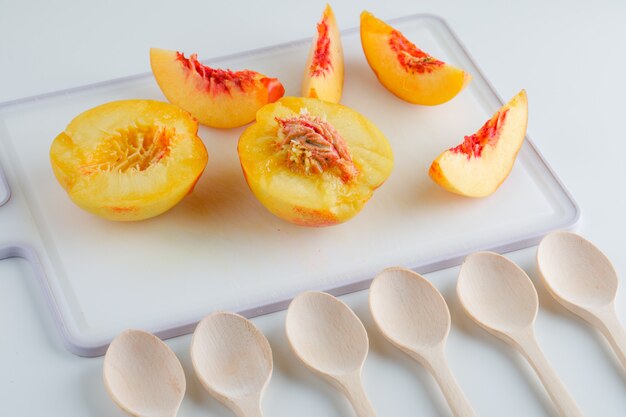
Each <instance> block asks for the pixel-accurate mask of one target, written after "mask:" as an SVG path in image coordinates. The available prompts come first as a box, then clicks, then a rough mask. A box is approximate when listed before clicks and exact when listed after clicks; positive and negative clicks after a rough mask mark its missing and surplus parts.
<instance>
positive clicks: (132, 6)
mask: <svg viewBox="0 0 626 417" xmlns="http://www.w3.org/2000/svg"><path fill="white" fill-rule="evenodd" d="M323 4H324V3H323V2H314V1H310V2H302V3H301V2H295V1H290V2H287V1H284V2H280V1H265V2H249V3H246V2H236V1H230V2H209V1H203V2H202V1H195V2H191V1H189V2H176V3H175V2H163V3H159V4H156V2H149V1H137V2H130V1H126V2H122V1H107V2H100V3H91V2H78V1H75V2H70V1H61V2H43V1H42V2H32V1H30V2H29V1H24V2H9V1H7V0H0V102H1V101H8V100H13V99H18V98H22V97H27V96H30V95H36V94H41V93H45V92H51V91H55V90H60V89H65V88H69V87H74V86H80V85H84V84H87V83H92V82H98V81H105V80H109V79H112V78H116V77H121V76H126V75H131V74H135V73H140V72H146V71H149V65H148V48H149V47H151V46H159V47H164V48H171V49H179V50H184V51H197V52H198V53H199V55H200V56H201V57H204V58H208V57H212V56H221V55H225V54H229V53H233V52H240V51H245V50H250V49H255V48H258V47H262V46H268V45H272V44H275V43H282V42H285V41H288V40H292V39H300V38H304V37H309V36H311V34H312V28H313V23H314V22H315V21H316V20H317V19H318V18H319V15H320V14H321V11H322V9H323ZM332 5H333V8H334V10H335V14H336V16H337V20H338V23H339V25H340V27H342V28H348V27H353V26H356V25H358V16H359V13H360V11H361V10H362V9H364V8H365V9H368V10H370V11H372V12H373V13H375V14H376V15H378V16H379V17H381V18H383V19H391V18H394V17H399V16H404V15H409V14H414V13H421V12H428V13H434V14H438V15H440V16H442V17H444V18H445V19H446V20H447V21H448V22H449V24H450V25H451V26H452V28H453V30H454V31H455V32H456V33H457V34H458V35H459V37H460V39H461V40H462V41H463V43H464V44H465V45H466V47H467V48H468V50H469V52H470V54H472V55H473V57H474V58H475V60H476V62H477V63H478V64H479V66H481V68H482V69H483V70H484V73H485V75H486V76H487V78H488V79H489V80H490V81H491V82H492V84H493V85H494V87H495V88H496V90H497V91H498V92H499V93H500V95H501V96H502V97H509V96H512V95H513V94H514V93H515V92H517V91H518V90H519V88H520V87H524V88H526V89H527V91H528V94H529V101H530V105H529V106H530V120H529V134H530V136H531V137H533V139H534V141H535V143H536V144H537V146H538V148H539V149H540V150H541V152H542V153H543V154H544V156H545V157H546V159H547V160H548V162H549V163H550V164H551V165H552V167H553V168H554V170H555V171H556V172H557V174H558V175H559V176H560V177H561V179H562V180H563V182H564V183H565V185H566V186H567V187H568V188H569V190H570V191H571V192H572V194H573V196H574V198H575V199H576V200H577V201H578V203H579V204H580V206H581V208H582V213H583V217H582V220H581V223H580V227H579V228H578V231H579V232H580V233H581V234H583V235H584V236H585V237H587V238H588V239H590V240H592V241H593V242H594V243H595V244H596V245H598V246H599V247H600V248H602V249H603V250H604V251H605V252H606V254H607V255H608V256H609V257H610V258H611V259H612V261H613V262H614V265H615V268H616V269H617V271H618V272H619V273H620V274H621V275H622V276H624V275H626V258H625V257H624V256H623V252H624V247H626V245H625V243H626V238H625V237H624V231H626V219H625V217H624V212H625V211H626V190H625V186H624V183H625V182H626V167H625V165H624V162H623V159H624V156H625V155H626V135H625V134H624V132H623V131H621V130H620V127H621V126H622V122H623V120H624V119H626V105H624V100H623V97H624V96H626V83H624V81H623V77H624V75H623V74H624V68H626V48H625V47H624V40H626V24H625V22H626V3H625V2H622V1H613V2H609V1H605V2H593V3H592V2H588V3H587V2H578V1H554V2H542V1H526V2H514V3H513V2H512V3H505V2H496V1H493V2H490V1H474V2H462V1H458V2H446V1H439V2H435V1H420V2H415V1H410V2H409V1H404V2H402V1H392V0H386V1H380V2H374V1H367V2H360V3H359V4H357V3H356V2H353V1H344V2H339V1H337V2H333V4H332ZM33 122H34V123H36V121H33ZM0 233H1V231H0ZM534 255H535V249H534V248H533V249H528V250H525V251H520V252H518V253H515V254H511V255H510V257H511V258H512V259H513V260H515V261H516V262H518V263H519V264H520V265H521V266H522V267H523V268H525V269H526V270H527V271H528V272H529V273H530V275H531V278H533V279H534V280H535V282H537V279H536V278H537V274H536V269H535V266H534ZM457 273H458V269H456V268H454V269H450V270H445V271H441V272H438V273H434V274H429V275H428V278H429V279H431V280H432V281H433V282H434V283H435V284H436V285H437V286H438V287H439V288H440V289H441V290H442V291H443V293H444V295H445V297H446V299H447V301H448V303H449V304H450V307H451V310H452V321H453V328H452V331H451V335H450V341H449V346H448V356H449V358H450V361H451V366H452V368H453V371H454V372H455V374H456V375H457V377H458V379H459V382H460V384H461V386H462V387H463V389H464V390H465V392H466V394H467V396H468V397H469V400H470V402H471V403H472V404H473V405H474V408H475V409H476V412H477V415H478V416H485V417H486V416H494V417H501V416H520V417H521V416H524V417H528V416H554V415H556V414H555V412H554V409H553V408H552V406H551V405H550V403H549V400H548V399H547V397H546V395H545V393H544V391H543V389H542V387H541V385H540V384H539V382H538V380H537V379H536V377H535V376H534V374H533V373H532V371H531V370H530V368H529V367H528V366H527V365H526V364H525V363H524V361H523V360H522V359H521V357H519V356H518V355H517V354H515V353H513V352H511V351H510V350H509V349H508V348H507V347H506V346H505V345H503V344H502V343H501V342H499V341H497V340H495V339H493V338H492V337H490V336H489V335H487V334H486V333H485V332H484V331H482V330H480V329H479V328H478V327H477V326H476V325H474V324H473V323H472V322H470V321H469V320H468V319H467V318H466V317H465V316H464V314H463V313H462V312H461V311H460V310H459V308H458V302H457V300H456V298H455V296H454V294H453V288H454V282H455V279H456V274H457ZM537 283H538V282H537ZM538 284H539V283H538ZM538 290H539V295H540V313H539V317H538V323H537V325H538V338H539V343H540V344H541V346H542V347H543V348H544V350H545V352H546V355H547V356H548V358H549V359H550V360H551V361H552V363H553V365H554V367H555V368H556V370H557V371H558V373H559V374H560V375H561V376H562V378H563V380H564V382H565V384H566V385H567V387H568V388H569V390H570V391H571V393H572V395H573V396H574V397H575V398H576V400H577V401H578V403H579V404H580V406H581V408H582V409H583V411H584V413H585V415H586V416H598V417H612V416H615V417H623V416H624V415H626V372H625V371H624V370H623V369H620V368H619V364H618V363H617V361H616V360H615V358H614V356H613V354H612V353H611V351H610V350H609V348H608V347H607V345H606V343H605V342H604V340H603V339H602V338H601V337H600V336H599V335H597V334H596V332H594V331H592V330H590V329H589V328H588V327H586V326H585V325H583V324H582V323H581V322H580V321H578V320H577V319H575V318H574V317H573V316H572V315H570V314H569V313H567V312H566V311H565V310H564V309H563V308H561V307H560V306H559V305H558V304H556V303H555V302H554V301H552V300H551V299H550V298H549V296H548V295H547V293H546V292H545V290H544V289H543V288H542V287H541V285H540V284H539V285H538ZM344 300H346V301H347V302H348V303H349V304H350V305H351V306H352V307H353V308H354V309H355V311H356V312H357V314H358V315H359V316H360V317H361V318H362V319H363V321H364V323H365V325H366V327H367V329H368V331H369V334H370V338H371V353H370V357H369V358H368V360H367V362H366V365H365V369H364V381H365V388H366V391H367V392H368V394H369V395H370V397H371V398H372V402H373V404H374V407H375V408H376V409H377V410H378V414H379V416H394V417H396V416H398V417H401V416H415V415H420V416H448V415H450V412H449V410H448V409H447V408H446V406H445V403H444V402H443V399H442V397H441V395H440V393H439V392H438V390H437V388H436V386H435V385H434V382H433V381H432V379H431V378H430V377H429V376H428V374H427V373H426V372H425V371H424V370H423V369H422V368H420V367H419V366H418V365H416V364H414V363H412V362H411V361H410V360H408V359H407V358H405V357H404V356H402V355H401V354H400V353H398V352H396V351H395V350H394V349H393V348H392V347H390V346H389V345H388V344H387V343H386V342H385V341H384V340H382V339H381V337H380V336H379V334H378V332H377V331H376V330H375V329H374V328H373V327H372V325H371V318H370V316H369V313H368V311H367V293H365V292H361V293H357V294H353V295H351V296H348V297H344ZM43 301H44V300H43V298H42V296H41V294H40V291H39V289H38V288H37V285H36V282H35V280H34V275H33V273H32V271H31V270H30V269H29V266H28V264H26V263H25V262H24V261H21V260H17V259H11V260H4V261H1V262H0V330H1V331H2V335H1V336H0V401H1V402H2V408H3V412H2V414H3V415H4V414H5V413H6V415H31V416H37V415H49V416H55V415H63V416H74V415H75V416H88V415H94V416H118V415H120V416H121V415H123V414H122V413H121V411H119V410H118V409H117V408H116V407H115V406H114V405H113V404H112V403H111V402H110V400H109V399H108V397H107V395H106V392H105V390H104V387H103V385H102V382H101V380H102V378H101V367H102V358H97V359H84V358H78V357H76V356H74V355H72V354H70V353H69V352H67V351H65V350H64V348H63V347H62V345H61V341H60V337H59V335H58V334H57V333H56V330H55V329H54V328H53V324H52V321H51V319H50V318H49V317H48V312H47V310H46V307H45V305H44V302H43ZM112 308H114V306H112ZM617 309H618V315H619V316H620V318H621V320H622V322H626V290H625V289H624V288H621V289H620V292H619V295H618V302H617ZM254 322H255V324H257V325H258V326H259V327H260V328H261V329H262V330H263V331H264V332H265V334H266V335H267V336H268V338H269V341H270V344H271V345H272V348H273V350H274V359H275V368H276V369H275V375H274V378H273V380H272V382H271V383H270V386H269V388H268V391H267V395H266V399H265V401H264V410H265V415H266V416H278V417H281V416H290V417H291V416H296V415H297V416H322V415H323V416H351V415H352V414H351V413H352V412H351V410H350V408H349V406H348V405H347V403H346V401H345V400H344V399H343V398H342V397H341V396H340V395H339V394H337V393H336V392H335V391H333V390H332V389H331V388H329V387H328V386H327V385H325V384H324V383H323V382H320V381H319V380H318V379H317V378H316V377H314V376H312V375H310V374H309V373H308V372H307V371H306V370H305V369H304V368H303V366H301V365H300V364H299V363H298V362H297V361H296V359H295V358H294V356H293V355H292V353H291V352H290V351H289V349H288V346H287V343H286V340H285V336H284V332H283V323H284V313H277V314H273V315H270V316H266V317H262V318H258V319H255V320H254ZM189 342H190V337H189V336H186V337H180V338H177V339H175V340H172V341H169V342H168V344H169V345H170V346H171V347H172V348H173V349H174V351H175V352H176V353H177V354H178V356H179V357H180V359H181V361H182V363H183V367H184V368H185V372H186V375H187V380H188V392H187V396H186V398H185V400H184V402H183V406H182V408H181V411H180V413H179V415H180V416H190V415H198V416H201V415H216V416H230V415H231V414H230V413H229V412H228V411H226V410H225V409H223V408H222V407H221V406H220V405H219V404H217V403H216V402H215V401H214V400H212V399H211V398H209V397H208V395H206V394H205V393H204V392H203V391H202V389H201V387H200V386H199V384H198V383H197V381H196V379H195V376H194V375H193V370H192V368H191V364H190V360H189V354H188V347H189Z"/></svg>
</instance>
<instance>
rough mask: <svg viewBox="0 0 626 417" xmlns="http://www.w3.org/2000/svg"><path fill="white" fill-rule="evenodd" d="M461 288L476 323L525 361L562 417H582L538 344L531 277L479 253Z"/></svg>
mask: <svg viewBox="0 0 626 417" xmlns="http://www.w3.org/2000/svg"><path fill="white" fill-rule="evenodd" d="M456 289H457V294H458V297H459V299H460V300H461V305H462V306H463V308H464V309H465V311H466V312H467V313H468V315H469V316H470V317H471V318H472V319H474V320H475V321H476V322H477V323H478V324H479V325H481V326H482V327H484V328H485V329H486V330H487V331H488V332H490V333H492V334H493V335H495V336H496V337H498V338H500V339H502V340H504V341H505V342H506V343H508V344H509V345H511V346H513V347H515V348H516V349H517V350H519V351H520V352H521V353H522V354H523V355H524V356H525V357H526V359H527V360H528V361H529V362H530V364H531V365H532V367H533V368H534V369H535V371H536V372H537V374H538V376H539V379H541V382H542V383H543V385H544V387H545V388H546V390H547V391H548V394H549V395H550V398H551V399H552V401H553V402H554V404H555V405H556V408H557V410H558V412H559V413H560V414H561V415H562V416H563V417H581V416H582V413H581V411H580V409H579V408H578V405H577V404H576V402H575V401H574V399H573V398H572V397H571V396H570V394H569V393H568V392H567V389H566V388H565V386H564V385H563V383H562V382H561V380H560V379H559V378H558V376H557V375H556V373H555V372H554V370H553V369H552V367H551V366H550V363H549V362H548V360H547V359H546V357H545V356H544V355H543V353H542V352H541V349H540V348H539V345H538V344H537V339H536V337H535V331H534V324H535V318H536V316H537V311H538V309H539V301H538V297H537V291H536V290H535V287H534V286H533V283H532V282H531V280H530V278H528V275H526V273H525V272H524V271H523V270H522V269H521V268H520V267H518V266H517V265H515V264H514V263H513V262H511V261H509V260H508V259H507V258H505V257H504V256H500V255H498V254H496V253H491V252H479V253H475V254H473V255H470V256H468V257H467V258H465V261H464V262H463V265H462V266H461V272H460V273H459V281H458V283H457V287H456Z"/></svg>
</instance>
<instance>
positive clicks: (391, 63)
mask: <svg viewBox="0 0 626 417" xmlns="http://www.w3.org/2000/svg"><path fill="white" fill-rule="evenodd" d="M361 45H362V47H363V52H365V57H366V58H367V62H368V63H369V65H370V67H371V68H372V70H373V71H374V73H375V74H376V76H377V77H378V80H379V81H380V82H381V83H382V84H383V85H384V86H385V87H386V88H387V89H388V90H389V91H391V92H392V93H393V94H395V95H396V96H398V97H400V98H401V99H403V100H406V101H408V102H410V103H414V104H423V105H428V106H434V105H437V104H442V103H445V102H446V101H449V100H451V99H452V98H453V97H454V96H456V95H457V94H458V93H459V92H460V91H461V90H462V89H463V87H464V86H465V85H466V84H467V83H468V82H469V81H470V79H471V76H470V75H469V73H467V72H465V71H463V70H461V69H459V68H456V67H453V66H452V65H448V64H446V63H445V62H443V61H440V60H438V59H436V58H434V57H432V56H430V55H429V54H427V53H426V52H424V51H422V50H421V49H419V48H418V47H416V46H415V45H414V44H413V43H411V42H410V41H409V40H408V39H407V38H405V37H404V35H403V34H402V33H401V32H399V31H398V30H396V29H394V28H393V27H391V26H389V25H388V24H387V23H385V22H383V21H382V20H380V19H378V18H376V17H375V16H374V15H373V14H371V13H369V12H367V11H364V12H363V13H361Z"/></svg>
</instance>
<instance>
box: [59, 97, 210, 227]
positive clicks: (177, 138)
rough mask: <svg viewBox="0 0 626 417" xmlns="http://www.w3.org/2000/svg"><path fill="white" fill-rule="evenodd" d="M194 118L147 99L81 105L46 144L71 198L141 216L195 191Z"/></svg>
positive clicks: (202, 161) (198, 144)
mask: <svg viewBox="0 0 626 417" xmlns="http://www.w3.org/2000/svg"><path fill="white" fill-rule="evenodd" d="M197 131H198V122H197V121H196V120H195V119H194V118H193V117H191V115H189V113H187V112H185V111H184V110H182V109H180V108H178V107H176V106H174V105H172V104H168V103H161V102H158V101H152V100H123V101H115V102H111V103H106V104H103V105H100V106H98V107H95V108H93V109H90V110H87V111H85V112H83V113H81V114H80V115H78V116H77V117H76V118H74V120H72V121H71V122H70V123H69V125H68V126H67V128H66V129H65V131H63V132H62V133H61V134H59V135H58V136H57V137H56V138H55V139H54V141H53V142H52V146H51V147H50V162H51V164H52V170H53V172H54V174H55V176H56V178H57V179H58V181H59V183H60V184H61V186H62V187H63V188H64V189H65V190H66V191H67V193H68V195H69V197H70V198H71V199H72V201H73V202H74V203H76V205H78V206H79V207H81V208H83V209H84V210H86V211H88V212H90V213H93V214H96V215H98V216H101V217H104V218H106V219H109V220H116V221H135V220H144V219H148V218H150V217H154V216H157V215H159V214H161V213H163V212H165V211H167V210H169V209H170V208H172V207H173V206H174V205H176V204H177V203H178V202H179V201H180V200H182V199H183V197H185V195H187V194H188V193H190V192H191V191H192V190H193V187H194V186H195V184H196V182H197V181H198V179H199V178H200V175H201V174H202V172H203V170H204V168H205V166H206V163H207V161H208V154H207V151H206V148H205V146H204V144H203V143H202V140H201V139H200V138H199V137H198V136H197Z"/></svg>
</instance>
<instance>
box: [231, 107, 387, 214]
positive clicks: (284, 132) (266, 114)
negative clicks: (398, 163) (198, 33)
mask: <svg viewBox="0 0 626 417" xmlns="http://www.w3.org/2000/svg"><path fill="white" fill-rule="evenodd" d="M237 149H238V153H239V159H240V162H241V167H242V169H243V173H244V175H245V178H246V180H247V182H248V185H249V186H250V189H251V190H252V192H253V193H254V195H255V196H256V197H257V198H258V199H259V201H260V202H261V203H262V204H263V205H264V206H265V207H266V208H267V209H268V210H269V211H270V212H272V213H273V214H275V215H276V216H278V217H280V218H282V219H284V220H287V221H289V222H292V223H296V224H299V225H304V226H330V225H334V224H338V223H341V222H344V221H346V220H348V219H350V218H352V217H353V216H354V215H356V214H357V213H358V212H359V211H360V210H361V209H362V208H363V205H364V204H365V203H366V202H367V201H368V200H369V199H370V197H371V196H372V193H373V191H374V190H375V189H376V188H377V187H379V186H380V185H381V184H382V183H383V182H384V181H385V180H386V179H387V177H389V175H390V173H391V169H392V167H393V154H392V151H391V146H390V145H389V142H387V139H386V138H385V136H384V135H383V134H382V133H381V132H380V130H378V128H376V126H375V125H374V124H373V123H372V122H370V121H369V120H367V119H366V118H365V117H363V116H362V115H361V114H359V113H357V112H356V111H354V110H352V109H350V108H348V107H345V106H342V105H340V104H334V103H329V102H326V101H322V100H319V99H313V98H295V97H285V98H282V99H280V100H278V101H277V102H276V103H272V104H268V105H266V106H265V107H263V108H262V109H261V110H259V112H258V113H257V117H256V123H254V124H253V125H251V126H250V127H248V128H247V129H246V130H245V131H244V132H243V134H242V135H241V137H240V138H239V145H238V148H237Z"/></svg>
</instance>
